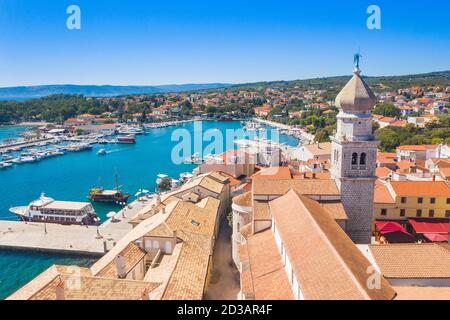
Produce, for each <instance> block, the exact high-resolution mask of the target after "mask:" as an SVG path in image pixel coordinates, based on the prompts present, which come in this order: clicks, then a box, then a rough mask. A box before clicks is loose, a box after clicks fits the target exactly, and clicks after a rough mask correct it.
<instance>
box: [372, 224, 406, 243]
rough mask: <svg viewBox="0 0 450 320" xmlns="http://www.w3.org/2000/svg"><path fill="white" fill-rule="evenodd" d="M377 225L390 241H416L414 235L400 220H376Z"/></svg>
mask: <svg viewBox="0 0 450 320" xmlns="http://www.w3.org/2000/svg"><path fill="white" fill-rule="evenodd" d="M375 226H376V228H377V230H378V231H379V232H380V233H381V234H382V235H383V236H384V237H385V238H386V240H387V241H388V242H389V243H412V242H414V241H415V238H414V236H413V235H412V234H410V233H408V232H407V231H406V230H405V228H403V227H402V226H401V225H400V224H399V223H398V222H394V221H376V222H375Z"/></svg>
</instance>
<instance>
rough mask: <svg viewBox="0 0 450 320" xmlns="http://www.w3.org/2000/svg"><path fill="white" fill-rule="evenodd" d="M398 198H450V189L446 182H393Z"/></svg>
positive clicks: (391, 183)
mask: <svg viewBox="0 0 450 320" xmlns="http://www.w3.org/2000/svg"><path fill="white" fill-rule="evenodd" d="M390 185H391V186H392V188H393V189H394V192H395V193H396V195H397V196H403V197H433V196H434V197H450V188H449V187H448V185H447V183H445V182H444V181H391V182H390Z"/></svg>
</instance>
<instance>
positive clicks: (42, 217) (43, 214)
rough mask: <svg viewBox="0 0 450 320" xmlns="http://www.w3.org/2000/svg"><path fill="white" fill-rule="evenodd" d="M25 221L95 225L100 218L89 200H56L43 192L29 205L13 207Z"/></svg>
mask: <svg viewBox="0 0 450 320" xmlns="http://www.w3.org/2000/svg"><path fill="white" fill-rule="evenodd" d="M10 211H11V212H12V213H14V214H16V215H17V216H18V217H19V218H20V219H21V220H23V221H31V222H47V223H58V224H64V225H71V224H77V225H95V224H97V221H98V218H97V215H96V214H95V211H94V208H93V207H92V205H91V204H90V203H88V202H69V201H55V200H54V199H52V198H49V197H46V196H45V194H41V196H40V198H39V199H37V200H34V201H33V202H31V203H30V204H29V205H28V206H23V207H15V208H11V209H10Z"/></svg>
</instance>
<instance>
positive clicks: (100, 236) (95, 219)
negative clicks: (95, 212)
mask: <svg viewBox="0 0 450 320" xmlns="http://www.w3.org/2000/svg"><path fill="white" fill-rule="evenodd" d="M94 221H95V225H96V227H97V239H101V238H103V236H102V235H101V234H100V230H99V229H98V227H99V225H100V218H99V217H96V218H94Z"/></svg>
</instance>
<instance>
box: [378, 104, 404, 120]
mask: <svg viewBox="0 0 450 320" xmlns="http://www.w3.org/2000/svg"><path fill="white" fill-rule="evenodd" d="M373 113H374V114H378V115H381V116H383V117H391V118H396V117H400V115H401V110H400V109H399V108H397V107H396V106H394V105H392V104H388V103H383V104H379V105H377V106H376V107H375V108H374V109H373Z"/></svg>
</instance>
